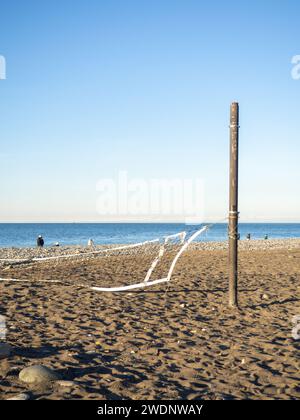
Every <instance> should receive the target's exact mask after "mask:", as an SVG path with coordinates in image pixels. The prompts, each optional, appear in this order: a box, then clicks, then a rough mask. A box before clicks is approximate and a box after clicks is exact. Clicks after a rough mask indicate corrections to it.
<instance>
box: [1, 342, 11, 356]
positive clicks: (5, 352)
mask: <svg viewBox="0 0 300 420" xmlns="http://www.w3.org/2000/svg"><path fill="white" fill-rule="evenodd" d="M10 353H11V346H10V345H9V344H7V343H0V359H5V358H6V357H9V356H10Z"/></svg>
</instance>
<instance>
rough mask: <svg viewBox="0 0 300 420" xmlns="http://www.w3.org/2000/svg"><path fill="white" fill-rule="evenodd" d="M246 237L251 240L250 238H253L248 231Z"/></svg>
mask: <svg viewBox="0 0 300 420" xmlns="http://www.w3.org/2000/svg"><path fill="white" fill-rule="evenodd" d="M246 238H247V240H248V241H250V239H251V233H247V236H246Z"/></svg>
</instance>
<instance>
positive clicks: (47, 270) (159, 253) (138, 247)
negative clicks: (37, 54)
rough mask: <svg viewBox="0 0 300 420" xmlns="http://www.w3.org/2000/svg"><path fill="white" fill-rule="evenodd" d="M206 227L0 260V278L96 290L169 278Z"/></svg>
mask: <svg viewBox="0 0 300 420" xmlns="http://www.w3.org/2000/svg"><path fill="white" fill-rule="evenodd" d="M205 230H206V227H203V228H202V229H200V230H198V231H196V232H194V233H193V234H187V232H180V233H177V234H174V235H170V236H167V237H164V238H161V239H156V240H153V241H147V242H143V243H140V244H133V245H123V246H111V247H106V248H100V249H98V248H97V249H96V250H94V251H89V252H81V253H76V254H70V255H60V256H54V257H48V258H47V257H41V258H32V259H29V260H18V261H17V260H15V261H14V260H7V261H1V264H0V279H1V280H4V281H5V280H7V281H9V280H11V281H39V282H61V283H63V284H66V285H67V284H68V285H69V284H72V285H80V286H83V287H89V288H92V289H93V290H97V291H122V290H130V289H134V288H139V287H147V286H151V285H155V284H159V283H164V282H168V281H170V280H171V277H172V274H173V271H174V269H175V266H176V263H177V260H178V259H179V257H180V256H181V254H182V253H183V252H184V251H185V250H186V248H187V247H188V245H189V244H190V243H191V242H192V241H193V240H194V239H196V237H197V236H199V235H200V234H201V233H202V232H204V231H205Z"/></svg>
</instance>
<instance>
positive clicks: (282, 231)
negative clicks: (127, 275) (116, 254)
mask: <svg viewBox="0 0 300 420" xmlns="http://www.w3.org/2000/svg"><path fill="white" fill-rule="evenodd" d="M182 230H188V231H191V230H195V226H187V225H184V224H174V223H172V224H169V223H152V224H147V223H121V224H118V223H109V224H104V223H45V224H44V223H43V224H39V223H11V224H4V223H3V224H0V247H12V246H15V247H29V246H35V241H36V237H37V235H39V234H41V235H43V237H44V239H45V244H46V245H47V246H50V245H53V244H54V243H55V242H59V243H60V244H61V245H77V244H80V245H86V243H87V241H88V239H89V238H92V239H93V240H94V242H95V244H117V243H118V244H120V243H135V242H141V241H146V240H150V239H155V238H157V237H162V236H165V235H170V234H173V233H177V232H180V231H182ZM247 233H251V235H252V238H253V239H260V238H263V237H264V235H265V234H268V235H269V238H270V239H272V238H273V239H274V238H300V223H289V224H285V223H274V224H263V223H241V224H240V234H241V238H242V239H243V238H244V237H245V235H246V234H247ZM226 239H227V225H226V224H216V225H214V226H213V227H212V228H211V229H210V230H209V231H208V232H207V233H205V234H204V236H202V237H201V238H200V239H199V240H202V241H223V240H226Z"/></svg>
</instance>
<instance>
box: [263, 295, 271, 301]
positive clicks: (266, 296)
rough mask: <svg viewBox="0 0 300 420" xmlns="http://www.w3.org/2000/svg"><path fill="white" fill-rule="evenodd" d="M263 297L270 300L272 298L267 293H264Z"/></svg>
mask: <svg viewBox="0 0 300 420" xmlns="http://www.w3.org/2000/svg"><path fill="white" fill-rule="evenodd" d="M262 299H264V300H268V299H270V296H269V295H267V294H266V293H265V294H264V295H262Z"/></svg>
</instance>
